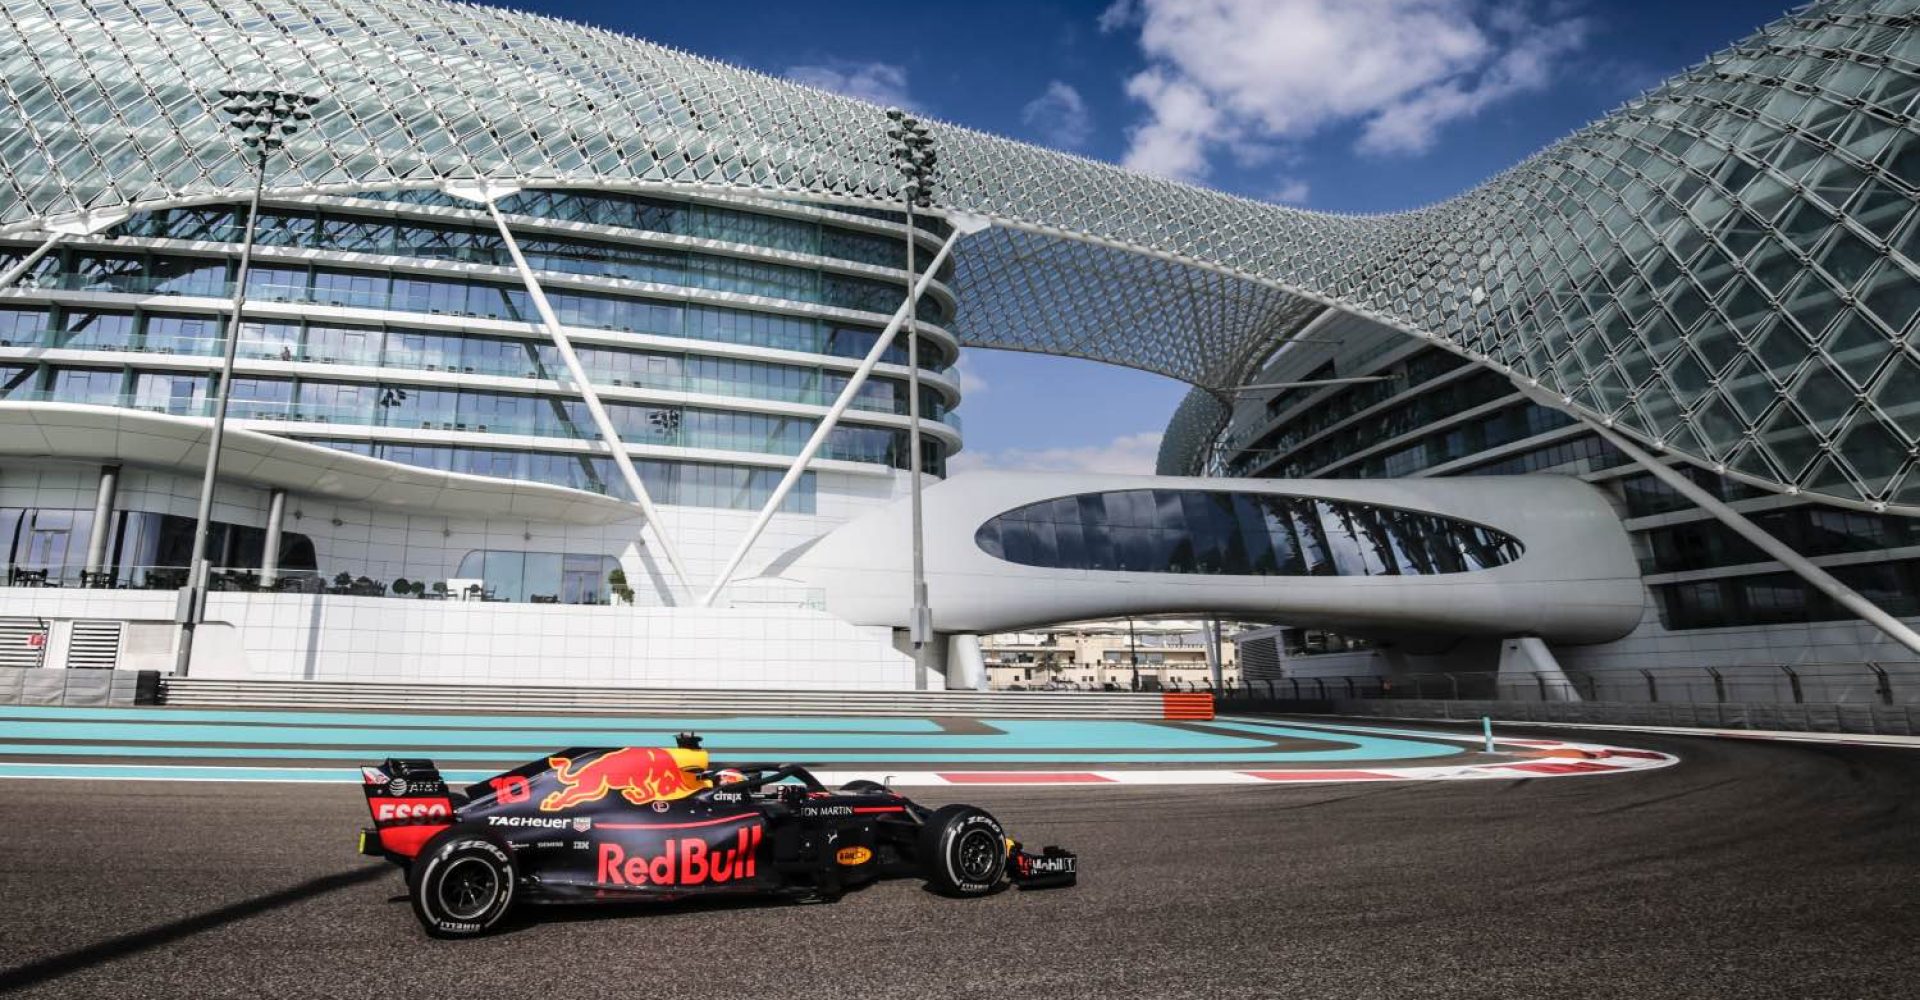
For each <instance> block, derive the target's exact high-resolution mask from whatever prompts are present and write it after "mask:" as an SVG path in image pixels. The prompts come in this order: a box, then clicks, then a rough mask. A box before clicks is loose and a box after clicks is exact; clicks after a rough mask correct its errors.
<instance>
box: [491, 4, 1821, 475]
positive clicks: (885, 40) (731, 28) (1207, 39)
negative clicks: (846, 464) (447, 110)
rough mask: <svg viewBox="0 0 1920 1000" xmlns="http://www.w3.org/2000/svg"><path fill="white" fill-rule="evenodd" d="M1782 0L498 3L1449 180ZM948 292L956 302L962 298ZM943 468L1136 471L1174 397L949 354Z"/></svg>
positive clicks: (789, 62) (1302, 158) (1379, 172)
mask: <svg viewBox="0 0 1920 1000" xmlns="http://www.w3.org/2000/svg"><path fill="white" fill-rule="evenodd" d="M1783 3H1784V0H1771V2H1758V0H1680V2H1675V0H1118V2H1112V0H1084V2H1067V0H1063V2H1055V3H1049V2H1041V0H949V2H946V3H940V4H933V3H924V2H922V3H905V4H903V3H900V2H898V0H892V2H868V0H835V2H822V0H815V2H812V3H793V2H748V0H732V2H708V3H686V2H676V3H635V2H630V0H629V2H615V0H514V2H512V3H510V4H509V6H513V7H517V8H521V9H531V10H538V11H541V12H544V13H549V14H554V15H557V16H561V17H567V18H570V19H574V20H580V21H586V22H589V23H592V24H596V25H598V26H601V27H605V28H609V29H612V30H615V31H620V32H625V33H628V34H633V35H638V36H640V37H643V38H647V39H649V40H652V41H656V42H661V43H664V44H668V45H672V46H675V47H678V48H682V49H687V50H689V51H692V52H697V53H700V54H702V55H707V56H712V57H714V58H718V59H723V60H725V61H728V62H732V63H736V64H739V65H743V66H750V67H753V68H755V69H759V70H763V71H766V72H769V73H774V74H777V75H781V76H787V77H791V78H794V79H797V80H800V81H802V82H807V83H812V84H814V85H817V86H823V87H827V88H829V89H833V90H838V91H841V92H843V93H849V94H852V95H854V96H859V97H866V98H869V99H872V100H877V101H880V102H882V103H903V104H907V105H909V106H911V107H913V108H915V109H917V110H920V111H922V112H924V113H926V114H929V115H932V116H935V117H938V118H942V119H945V120H948V121H953V122H958V123H960V124H964V125H968V126H971V127H974V128H978V129H983V130H986V131H990V132H996V133H999V134H1002V135H1007V136H1011V137H1014V138H1017V139H1022V140H1026V141H1030V142H1036V143H1040V144H1043V145H1049V146H1054V147H1057V148H1062V149H1068V150H1071V151H1073V152H1076V153H1080V154H1082V155H1086V156H1091V157H1094V158H1096V159H1101V160H1107V161H1111V162H1114V163H1121V164H1124V165H1127V166H1130V167H1133V168H1136V169H1143V170H1148V171H1151V172H1154V173H1160V174H1165V175H1168V176H1175V177H1180V178H1182V179H1186V180H1191V181H1195V182H1197V183H1202V184H1205V185H1208V186H1210V187H1215V188H1219V189H1221V190H1225V191H1231V192H1233V193H1236V194H1241V195H1246V196H1249V197H1255V198H1262V199H1267V200H1272V201H1282V202H1287V203H1292V204H1298V205H1301V206H1303V207H1306V208H1312V209H1317V210H1321V211H1333V212H1382V211H1391V210H1395V209H1403V208H1409V207H1415V206H1419V205H1423V204H1428V203H1431V202H1434V201H1438V200H1441V199H1444V198H1446V197H1449V196H1451V195H1453V194H1457V193H1459V192H1460V191H1462V190H1465V189H1466V188H1469V187H1471V186H1473V185H1474V184H1475V183H1478V182H1479V181H1481V180H1484V179H1485V178H1487V177H1489V176H1491V175H1492V174H1494V173H1496V172H1498V171H1499V170H1501V169H1502V168H1504V167H1507V166H1509V165H1511V164H1513V163H1514V162H1516V161H1517V160H1519V159H1521V158H1523V157H1524V156H1526V155H1527V154H1528V153H1531V152H1533V151H1534V150H1536V149H1538V148H1540V147H1541V146H1543V145H1545V144H1547V143H1549V142H1551V141H1553V140H1554V139H1556V138H1558V137H1560V136H1561V135H1564V134H1565V133H1567V132H1568V131H1571V130H1572V129H1574V128H1577V127H1579V126H1580V125H1582V124H1584V123H1586V122H1588V121H1590V120H1592V119H1593V118H1596V117H1598V116H1600V115H1603V114H1605V113H1606V112H1607V111H1609V110H1611V109H1612V108H1614V107H1616V106H1617V105H1618V104H1620V102H1622V101H1623V100H1626V99H1628V98H1630V97H1632V96H1633V95H1634V94H1636V93H1638V92H1639V91H1641V90H1643V89H1645V88H1646V87H1648V86H1651V85H1652V84H1654V83H1657V82H1658V81H1659V80H1660V79H1661V78H1663V77H1665V76H1667V75H1669V74H1671V73H1673V72H1675V71H1677V70H1680V69H1682V68H1684V67H1686V66H1688V65H1690V64H1691V63H1694V62H1696V61H1698V60H1700V59H1701V58H1702V57H1704V56H1705V55H1706V54H1707V53H1709V52H1711V51H1714V50H1716V49H1718V48H1721V47H1723V46H1724V45H1726V44H1728V43H1729V42H1732V41H1734V40H1735V39H1737V38H1740V37H1742V36H1744V35H1746V34H1747V33H1749V32H1751V31H1752V30H1753V29H1755V28H1757V27H1759V26H1760V25H1761V24H1763V23H1765V22H1766V21H1768V20H1770V19H1772V18H1774V17H1777V16H1779V14H1780V13H1781V8H1782V4H1783ZM964 307H965V304H964V303H962V308H964ZM964 368H965V370H966V372H967V381H968V384H969V388H970V389H971V392H970V394H969V395H968V397H967V399H966V401H965V403H964V404H963V406H962V407H961V414H962V416H963V417H964V418H965V420H966V432H967V453H966V454H964V455H962V456H960V457H959V459H957V460H956V468H960V469H964V468H967V467H980V466H996V467H1011V468H1018V467H1027V466H1034V465H1046V466H1050V467H1055V468H1058V467H1062V466H1065V467H1069V468H1081V469H1086V470H1088V471H1112V472H1127V471H1150V468H1151V465H1152V457H1153V450H1154V448H1155V446H1156V444H1157V440H1158V436H1159V433H1160V431H1161V430H1162V429H1163V428H1164V427H1165V425H1166V420H1167V417H1168V416H1169V415H1171V413H1172V412H1173V408H1174V406H1175V405H1176V404H1177V403H1178V402H1179V400H1180V398H1181V397H1182V396H1183V395H1184V394H1185V386H1183V385H1181V384H1179V383H1176V382H1173V381H1171V380H1169V379H1165V378H1160V377H1158V376H1153V375H1147V374H1144V373H1140V372H1132V371H1127V370H1124V369H1118V368H1113V367H1110V366H1105V365H1099V364H1094V363H1090V362H1081V361H1070V360H1064V359H1055V358H1044V357H1037V356H1030V355H1017V354H1007V353H1002V352H989V351H974V352H970V354H969V355H968V358H967V360H966V363H965V365H964Z"/></svg>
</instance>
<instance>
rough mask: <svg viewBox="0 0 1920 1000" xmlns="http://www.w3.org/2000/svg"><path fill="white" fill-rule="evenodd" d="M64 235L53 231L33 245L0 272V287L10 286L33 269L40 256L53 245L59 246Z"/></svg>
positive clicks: (44, 254) (51, 248)
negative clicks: (45, 238)
mask: <svg viewBox="0 0 1920 1000" xmlns="http://www.w3.org/2000/svg"><path fill="white" fill-rule="evenodd" d="M66 235H67V234H65V233H54V234H53V235H52V236H49V237H47V241H46V242H45V243H42V244H40V245H39V246H37V247H35V248H34V249H33V252H32V253H30V254H27V256H26V257H25V258H23V259H22V260H21V261H20V263H18V264H15V265H13V266H12V267H10V268H7V273H5V274H0V288H12V287H13V283H14V282H16V281H19V280H20V277H21V276H22V275H24V274H26V273H27V272H28V271H30V270H32V269H33V265H35V264H38V263H40V258H42V257H45V256H46V255H47V254H48V253H51V252H52V251H53V248H54V247H57V246H59V245H60V241H61V240H63V239H65V238H66Z"/></svg>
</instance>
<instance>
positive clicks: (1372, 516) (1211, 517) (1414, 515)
mask: <svg viewBox="0 0 1920 1000" xmlns="http://www.w3.org/2000/svg"><path fill="white" fill-rule="evenodd" d="M974 541H975V543H976V544H978V545H979V546H980V548H981V550H982V551H985V552H986V553H987V554H989V555H992V556H995V557H997V558H1000V559H1005V560H1007V561H1008V562H1013V563H1019V564H1021V565H1024V566H1044V567H1048V568H1052V569H1081V570H1111V571H1122V572H1144V573H1202V574H1212V575H1227V576H1401V575H1405V576H1429V575H1435V574H1442V573H1462V572H1468V571H1471V570H1478V569H1489V568H1492V567H1494V566H1501V565H1504V564H1506V563H1509V562H1512V561H1514V560H1515V559H1518V558H1519V557H1520V554H1521V551H1522V548H1521V545H1520V543H1519V541H1517V540H1516V539H1514V538H1512V537H1511V536H1509V535H1506V534H1503V533H1501V532H1498V531H1495V530H1493V529H1491V528H1487V527H1483V526H1480V525H1476V524H1470V523H1468V522H1465V521H1458V520H1454V519H1452V518H1445V517H1439V516H1437V515H1433V514H1423V513H1419V512H1416V511H1407V510H1397V509H1394V508H1390V507H1378V506H1374V505H1371V504H1361V503H1350V502H1345V501H1333V500H1320V499H1313V498H1308V497H1289V496H1278V495H1274V494H1264V493H1228V492H1223V491H1212V490H1119V491H1115V492H1110V493H1087V494H1081V495H1079V496H1070V497H1062V498H1060V499H1057V500H1045V501H1041V502H1040V503H1035V504H1028V505H1027V506H1025V507H1020V508H1017V509H1015V510H1011V511H1008V512H1007V513H1004V514H1001V515H999V516H998V517H995V518H993V519H992V520H989V521H988V522H987V523H986V524H983V525H981V526H980V529H979V531H977V532H976V533H975V535H974Z"/></svg>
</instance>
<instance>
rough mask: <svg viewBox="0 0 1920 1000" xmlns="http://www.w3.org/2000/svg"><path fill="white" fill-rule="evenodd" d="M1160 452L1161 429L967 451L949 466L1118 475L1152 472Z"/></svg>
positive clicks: (953, 468) (954, 457)
mask: <svg viewBox="0 0 1920 1000" xmlns="http://www.w3.org/2000/svg"><path fill="white" fill-rule="evenodd" d="M1159 454H1160V432H1158V431H1146V432H1142V433H1139V434H1122V435H1120V436H1119V437H1116V438H1114V439H1113V440H1111V441H1108V442H1107V443H1105V444H1096V445H1086V446H1083V447H1079V448H1031V449H1029V448H1007V449H1005V450H1002V451H990V452H979V451H963V452H961V453H960V454H958V455H955V456H953V459H952V460H951V461H950V462H948V463H947V464H948V466H949V467H950V468H951V469H952V471H953V472H955V473H961V472H967V471H969V470H973V469H1001V470H1006V471H1012V472H1096V473H1099V472H1104V473H1112V474H1115V475H1122V474H1127V475H1151V474H1152V473H1153V463H1154V460H1155V459H1156V458H1158V457H1159Z"/></svg>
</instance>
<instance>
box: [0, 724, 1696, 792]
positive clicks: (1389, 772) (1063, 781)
mask: <svg viewBox="0 0 1920 1000" xmlns="http://www.w3.org/2000/svg"><path fill="white" fill-rule="evenodd" d="M1433 735H1435V736H1446V737H1449V738H1455V739H1458V738H1460V737H1459V736H1458V734H1441V733H1435V734H1433ZM1474 739H1475V740H1476V741H1477V739H1478V737H1475V738H1474ZM1496 742H1497V743H1505V744H1507V747H1506V749H1507V752H1509V753H1513V752H1516V751H1518V752H1520V753H1532V754H1535V755H1537V756H1531V757H1527V758H1521V759H1506V760H1499V761H1491V762H1487V763H1474V764H1443V765H1426V766H1411V767H1377V766H1370V765H1368V764H1366V763H1364V762H1359V763H1354V764H1351V765H1346V766H1332V767H1316V768H1309V767H1299V766H1294V767H1288V766H1287V765H1285V764H1273V765H1267V766H1259V765H1253V766H1247V767H1237V768H1236V767H1226V766H1220V767H1210V768H1133V769H1123V770H1107V769H1102V768H1098V767H1094V768H1073V769H1061V770H988V769H980V768H975V769H965V768H947V769H926V770H922V769H914V770H909V769H906V768H896V769H892V770H856V771H816V772H814V774H815V777H817V778H819V779H820V781H821V783H822V784H825V785H828V786H837V785H843V784H845V783H847V782H849V781H876V782H881V783H888V784H892V785H893V786H895V787H900V788H935V787H946V788H1075V787H1077V788H1100V787H1107V786H1115V785H1162V786H1164V785H1279V784H1286V785H1308V784H1346V783H1373V782H1381V781H1486V780H1503V781H1512V780H1515V779H1520V778H1567V777H1587V776H1591V775H1597V774H1622V773H1626V772H1630V771H1649V770H1655V769H1658V768H1662V767H1667V766H1669V765H1672V764H1675V763H1678V762H1679V758H1678V757H1675V756H1674V755H1672V754H1666V753H1655V752H1652V751H1647V750H1634V749H1630V748H1626V747H1616V746H1606V745H1601V744H1594V743H1570V742H1565V741H1560V740H1531V739H1530V740H1504V739H1503V740H1498V741H1496ZM107 767H109V768H111V770H112V771H113V772H114V773H113V774H111V775H106V776H95V775H89V774H87V773H85V770H84V768H81V767H76V766H75V765H72V764H50V763H40V762H24V761H23V762H0V779H8V778H18V779H64V780H76V781H80V780H91V781H202V782H236V781H238V782H273V783H328V784H336V783H350V782H358V781H359V780H360V775H359V771H358V770H357V769H355V768H284V767H281V768H266V767H246V766H236V767H226V766H218V765H212V766H209V765H192V766H191V769H192V770H194V771H196V772H199V773H198V774H196V775H195V776H182V775H180V774H178V773H177V772H178V771H180V770H182V766H181V765H168V764H115V765H107ZM41 769H44V771H43V773H34V772H35V771H38V770H41ZM55 769H58V770H57V771H56V770H55ZM449 770H450V771H452V772H454V773H462V772H465V771H467V770H470V769H467V768H450V769H449ZM23 772H24V773H23ZM169 772H173V773H169ZM454 783H455V784H458V783H459V782H457V781H456V782H454Z"/></svg>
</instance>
